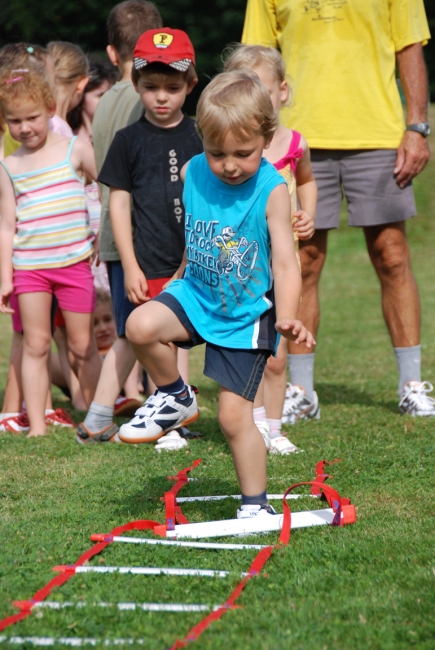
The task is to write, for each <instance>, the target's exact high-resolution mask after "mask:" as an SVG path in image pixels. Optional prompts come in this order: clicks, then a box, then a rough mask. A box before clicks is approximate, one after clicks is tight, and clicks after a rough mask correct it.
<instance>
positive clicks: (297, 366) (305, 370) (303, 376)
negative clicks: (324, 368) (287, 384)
mask: <svg viewBox="0 0 435 650" xmlns="http://www.w3.org/2000/svg"><path fill="white" fill-rule="evenodd" d="M287 359H288V367H289V371H290V381H291V383H292V384H294V385H295V386H301V388H303V389H304V390H305V395H306V396H307V397H308V399H309V400H311V401H312V400H313V398H314V394H313V393H314V352H312V353H311V354H288V355H287Z"/></svg>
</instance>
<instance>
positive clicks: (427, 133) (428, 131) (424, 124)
mask: <svg viewBox="0 0 435 650" xmlns="http://www.w3.org/2000/svg"><path fill="white" fill-rule="evenodd" d="M421 126H422V127H423V129H424V130H423V129H422V131H421V132H422V134H423V135H424V136H426V137H427V136H428V135H430V126H429V124H428V123H427V122H423V124H422V125H421Z"/></svg>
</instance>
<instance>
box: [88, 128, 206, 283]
mask: <svg viewBox="0 0 435 650" xmlns="http://www.w3.org/2000/svg"><path fill="white" fill-rule="evenodd" d="M199 153H202V143H201V140H200V138H199V136H198V134H197V133H196V130H195V123H194V121H193V120H192V119H191V118H190V117H188V116H187V115H185V116H184V117H183V119H182V121H181V122H180V124H178V125H177V126H175V127H172V128H166V129H163V128H161V127H158V126H155V125H154V124H151V122H149V121H148V120H147V119H146V118H145V117H142V118H141V119H140V120H139V121H138V122H135V123H134V124H131V125H130V126H127V127H125V128H124V129H121V130H120V131H118V132H117V133H116V134H115V137H114V139H113V141H112V144H111V145H110V149H109V151H108V152H107V156H106V159H105V161H104V163H103V166H102V168H101V172H100V174H99V176H98V181H99V182H101V183H103V184H104V185H109V186H110V187H115V188H118V189H121V190H125V191H126V192H129V193H130V194H131V195H132V199H133V246H134V252H135V255H136V259H137V261H138V264H139V266H140V268H141V269H142V271H143V272H144V273H145V276H146V277H148V278H149V279H150V280H152V279H156V278H164V277H170V276H172V275H173V274H174V273H175V271H176V270H177V269H178V267H179V266H180V264H181V261H182V258H183V252H184V206H183V202H182V195H183V183H182V182H181V180H180V170H181V168H182V167H183V165H184V164H185V163H186V162H188V161H189V160H190V159H191V158H192V157H193V156H196V155H197V154H199Z"/></svg>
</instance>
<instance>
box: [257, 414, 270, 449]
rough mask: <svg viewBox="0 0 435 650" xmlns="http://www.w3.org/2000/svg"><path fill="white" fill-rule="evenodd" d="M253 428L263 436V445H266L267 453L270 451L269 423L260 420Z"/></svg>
mask: <svg viewBox="0 0 435 650" xmlns="http://www.w3.org/2000/svg"><path fill="white" fill-rule="evenodd" d="M255 426H256V427H257V429H258V430H259V432H260V433H261V435H262V436H263V440H264V444H265V445H266V449H267V451H269V450H270V426H269V422H266V420H260V421H259V422H256V423H255Z"/></svg>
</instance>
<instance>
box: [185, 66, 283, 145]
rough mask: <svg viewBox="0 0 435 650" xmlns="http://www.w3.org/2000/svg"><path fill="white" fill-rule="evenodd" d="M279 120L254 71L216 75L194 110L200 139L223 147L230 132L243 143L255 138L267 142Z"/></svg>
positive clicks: (236, 71)
mask: <svg viewBox="0 0 435 650" xmlns="http://www.w3.org/2000/svg"><path fill="white" fill-rule="evenodd" d="M277 126H278V119H277V116H276V115H275V112H274V110H273V106H272V102H271V100H270V97H269V93H268V92H267V90H266V88H265V86H264V85H263V84H262V83H261V81H260V79H259V78H258V76H257V75H256V74H255V72H251V71H250V70H241V71H238V70H234V71H232V72H222V73H221V74H219V75H217V76H216V77H215V78H214V79H213V80H212V81H211V82H210V84H209V85H208V86H207V87H206V88H205V90H204V91H203V92H202V94H201V97H200V99H199V102H198V107H197V111H196V129H197V131H198V134H199V136H200V138H201V139H203V138H204V137H205V138H207V140H209V141H210V142H214V143H216V144H219V145H220V144H222V143H223V141H224V140H225V138H226V136H227V135H228V133H229V132H231V133H232V134H233V135H234V136H235V137H236V138H238V139H240V140H242V141H244V140H250V139H251V138H252V137H253V136H255V135H262V136H263V137H264V138H265V140H270V139H271V138H272V137H273V134H274V133H275V131H276V128H277Z"/></svg>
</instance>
